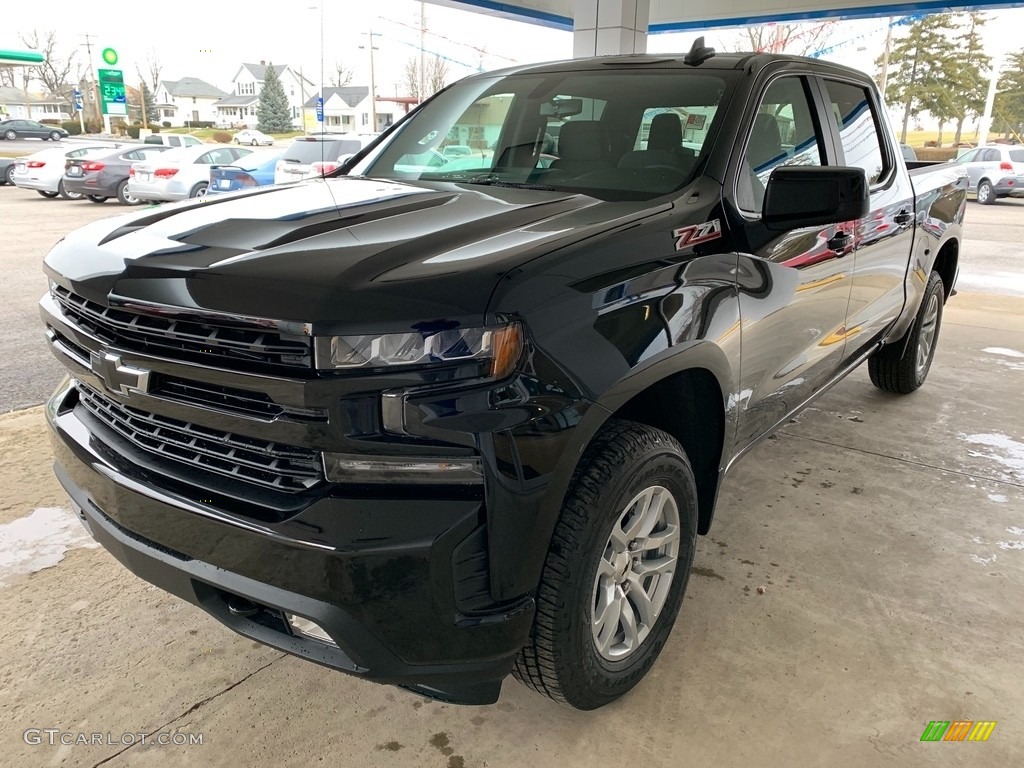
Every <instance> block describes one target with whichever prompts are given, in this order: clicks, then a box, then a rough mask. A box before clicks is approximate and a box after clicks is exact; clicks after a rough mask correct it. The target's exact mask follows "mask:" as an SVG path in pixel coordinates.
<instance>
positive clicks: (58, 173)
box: [11, 144, 119, 200]
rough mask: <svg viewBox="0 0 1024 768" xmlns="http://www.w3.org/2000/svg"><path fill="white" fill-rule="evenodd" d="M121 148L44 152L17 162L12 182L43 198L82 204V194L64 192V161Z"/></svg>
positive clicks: (105, 145) (59, 149) (63, 148)
mask: <svg viewBox="0 0 1024 768" xmlns="http://www.w3.org/2000/svg"><path fill="white" fill-rule="evenodd" d="M118 146H119V145H117V144H93V145H89V146H81V147H75V148H74V149H68V148H67V147H57V148H55V149H44V150H42V151H41V152H35V153H34V154H31V155H28V156H27V157H19V158H18V159H17V160H16V161H15V164H14V173H13V174H12V176H11V180H12V181H13V182H14V183H15V185H16V186H19V187H22V188H24V189H34V190H35V191H36V192H38V193H39V194H40V195H42V196H43V197H57V196H58V195H60V196H61V197H62V198H63V199H65V200H81V199H82V195H81V194H79V193H77V192H68V191H67V190H66V189H64V163H65V161H66V160H68V159H69V158H72V157H85V156H86V155H88V154H89V153H90V152H95V151H96V150H102V151H105V152H109V151H110V150H111V149H116V148H117V147H118Z"/></svg>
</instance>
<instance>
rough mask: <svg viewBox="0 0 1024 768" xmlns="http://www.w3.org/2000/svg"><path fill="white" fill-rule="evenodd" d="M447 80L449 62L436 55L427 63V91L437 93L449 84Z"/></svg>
mask: <svg viewBox="0 0 1024 768" xmlns="http://www.w3.org/2000/svg"><path fill="white" fill-rule="evenodd" d="M447 80H448V62H447V61H445V60H444V59H442V58H441V57H440V56H435V57H434V58H433V59H432V60H431V62H430V63H429V64H428V65H427V77H426V81H427V91H428V92H429V93H437V92H438V91H440V90H441V89H442V88H444V87H445V86H446V85H447V84H448V83H447ZM424 95H426V94H424Z"/></svg>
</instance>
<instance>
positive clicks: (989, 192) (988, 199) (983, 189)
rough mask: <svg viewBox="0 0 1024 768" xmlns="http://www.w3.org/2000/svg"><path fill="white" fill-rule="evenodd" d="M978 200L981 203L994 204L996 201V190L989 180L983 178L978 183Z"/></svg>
mask: <svg viewBox="0 0 1024 768" xmlns="http://www.w3.org/2000/svg"><path fill="white" fill-rule="evenodd" d="M978 202H979V203H980V204H981V205H994V204H995V202H996V191H995V190H994V189H993V188H992V184H991V183H990V182H989V181H987V180H982V182H981V183H980V184H979V185H978Z"/></svg>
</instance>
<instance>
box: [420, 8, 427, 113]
mask: <svg viewBox="0 0 1024 768" xmlns="http://www.w3.org/2000/svg"><path fill="white" fill-rule="evenodd" d="M426 34H427V4H426V3H425V2H423V0H420V93H419V97H420V103H421V104H422V103H423V100H424V99H425V98H426V97H427V68H426V60H425V58H424V55H423V49H424V48H425V47H426V39H425V38H426Z"/></svg>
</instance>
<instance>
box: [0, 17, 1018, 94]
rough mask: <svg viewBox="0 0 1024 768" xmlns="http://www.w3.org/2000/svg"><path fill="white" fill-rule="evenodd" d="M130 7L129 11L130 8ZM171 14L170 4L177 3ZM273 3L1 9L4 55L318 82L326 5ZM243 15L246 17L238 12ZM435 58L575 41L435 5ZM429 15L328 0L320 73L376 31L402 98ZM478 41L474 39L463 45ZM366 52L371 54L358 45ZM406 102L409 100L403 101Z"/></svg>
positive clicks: (453, 72)
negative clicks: (102, 56)
mask: <svg viewBox="0 0 1024 768" xmlns="http://www.w3.org/2000/svg"><path fill="white" fill-rule="evenodd" d="M129 7H130V6H129ZM168 7H169V8H170V6H168ZM263 7H264V3H263V2H257V3H255V4H253V5H252V8H253V9H254V10H249V9H245V8H243V7H242V6H241V5H235V4H228V5H224V6H216V5H212V6H211V5H209V4H206V5H204V4H202V3H196V2H186V3H184V4H178V5H174V6H173V10H171V11H170V12H168V13H160V14H159V17H158V20H154V21H148V20H144V18H143V16H141V15H140V14H137V13H133V12H131V11H121V10H110V11H107V10H98V8H100V9H101V8H102V6H97V5H96V4H93V3H84V2H81V0H48V2H46V3H41V4H40V5H38V6H37V5H35V4H34V3H19V2H11V1H9V0H3V10H2V12H0V18H2V20H3V24H2V27H0V47H20V41H19V39H18V34H19V33H26V32H30V31H31V30H32V29H39V30H40V31H48V30H50V29H53V30H54V31H55V32H56V33H57V36H58V39H59V40H60V42H61V45H62V50H61V53H63V54H64V55H67V53H68V52H70V51H72V50H78V51H80V53H79V61H80V62H81V63H82V64H84V63H85V59H86V57H85V49H84V48H82V47H79V44H81V43H84V42H85V38H84V36H83V35H84V33H89V34H91V35H93V36H94V37H93V41H94V44H95V45H94V48H93V54H94V59H95V65H96V66H98V65H99V51H100V50H101V49H102V48H104V47H106V46H110V47H113V48H115V49H116V50H117V51H118V53H119V54H120V56H121V63H120V64H119V66H120V67H121V68H122V69H123V70H124V72H125V79H126V80H128V81H131V80H134V79H136V76H135V68H136V65H137V64H139V65H140V66H144V65H143V62H144V61H145V58H146V56H147V54H152V55H154V56H155V57H156V58H157V59H158V60H159V61H160V62H161V64H162V66H163V75H164V76H165V77H167V78H168V79H176V78H179V77H184V76H192V77H199V78H202V79H203V80H206V81H207V82H210V83H212V84H213V85H216V86H218V87H220V88H222V89H224V90H230V87H231V79H232V77H233V76H234V74H235V72H236V71H237V69H238V66H239V64H240V63H241V62H243V61H247V62H259V61H260V60H261V59H263V60H273V62H274V63H275V64H291V65H292V66H294V67H296V68H298V67H299V66H301V67H302V68H303V73H304V74H305V75H306V76H307V77H308V78H309V79H310V80H312V81H313V82H314V83H317V84H319V82H320V80H321V78H320V69H321V54H320V51H321V43H320V14H321V11H320V10H319V7H318V0H298V1H297V2H296V3H294V5H292V6H290V7H291V8H292V10H286V8H288V7H289V6H286V5H285V4H283V3H282V4H280V5H279V6H278V8H279V10H275V11H271V12H265V11H263ZM235 8H238V10H235ZM425 8H426V30H427V31H426V34H425V35H424V36H423V47H424V49H425V50H426V52H427V55H428V56H430V55H433V54H438V55H441V56H442V57H444V58H445V59H446V60H447V62H448V66H449V72H450V74H449V80H454V79H457V78H458V77H461V76H463V75H467V74H471V73H472V72H475V71H478V70H479V69H480V68H483V69H485V70H490V69H497V68H500V67H502V66H508V65H511V64H514V63H522V62H534V61H549V60H553V59H561V58H568V57H570V56H571V55H572V34H571V33H570V32H563V31H558V30H552V29H547V28H545V27H540V26H535V25H532V24H526V23H521V22H512V21H505V20H500V19H495V18H492V17H487V16H482V15H478V14H473V13H470V12H468V11H459V10H454V9H449V8H444V7H439V6H435V5H430V4H427V5H426V6H425ZM420 9H421V4H420V3H419V2H416V1H415V0H369V1H368V2H355V1H354V0H327V1H326V2H325V3H324V10H323V29H324V35H323V38H324V40H323V59H322V63H323V68H324V70H325V75H326V77H327V78H328V79H329V78H330V73H331V72H332V71H333V68H334V64H335V62H339V61H340V62H341V63H342V64H343V65H344V66H345V67H347V68H349V69H351V70H353V72H354V74H355V77H354V84H358V85H368V84H369V69H370V56H369V50H368V49H367V48H366V45H367V40H368V38H369V36H368V34H367V33H368V32H369V31H370V30H371V29H372V30H373V32H374V33H375V34H374V41H375V42H374V44H375V48H376V50H375V51H374V65H375V70H376V72H375V74H376V83H377V91H378V94H379V95H382V96H386V95H395V94H396V91H398V90H401V87H400V85H399V84H400V83H401V82H402V80H403V70H404V67H405V63H406V61H407V60H408V59H409V58H410V57H418V56H419V49H420V40H421V36H420ZM988 16H989V17H990V18H991V19H992V21H991V22H990V23H989V24H988V25H987V27H986V28H985V37H986V42H987V46H988V48H989V52H990V53H991V54H996V55H1001V54H1005V53H1007V52H1009V51H1013V50H1018V49H1019V48H1021V47H1024V37H1022V36H1021V32H1020V30H1022V29H1024V9H1011V10H1007V11H1000V12H998V13H990V14H988ZM886 26H887V20H886V19H870V20H861V21H848V22H841V23H840V24H839V25H837V28H836V30H835V32H834V34H833V35H832V37H831V38H830V40H829V42H828V43H827V45H828V46H829V47H830V48H831V50H830V51H829V52H828V53H827V54H826V56H824V58H829V59H832V60H835V61H838V62H840V63H844V64H849V65H852V66H855V67H858V68H861V69H865V70H866V71H869V72H871V71H873V68H874V67H873V61H874V59H875V58H876V57H877V56H878V54H879V53H881V51H882V47H883V46H884V41H885V30H886ZM695 34H696V33H690V32H688V33H685V34H682V33H677V34H666V35H652V36H651V37H650V39H649V42H648V50H649V51H651V52H656V53H666V52H670V51H685V50H686V49H688V48H689V47H690V43H691V42H692V40H693V38H694V37H695ZM706 37H707V43H708V44H709V45H712V46H716V47H719V48H722V49H726V48H729V49H732V50H735V49H736V44H737V41H738V39H739V33H738V32H737V31H735V30H710V31H708V32H706ZM464 41H472V42H464ZM360 46H363V47H362V48H360ZM398 95H404V94H398Z"/></svg>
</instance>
